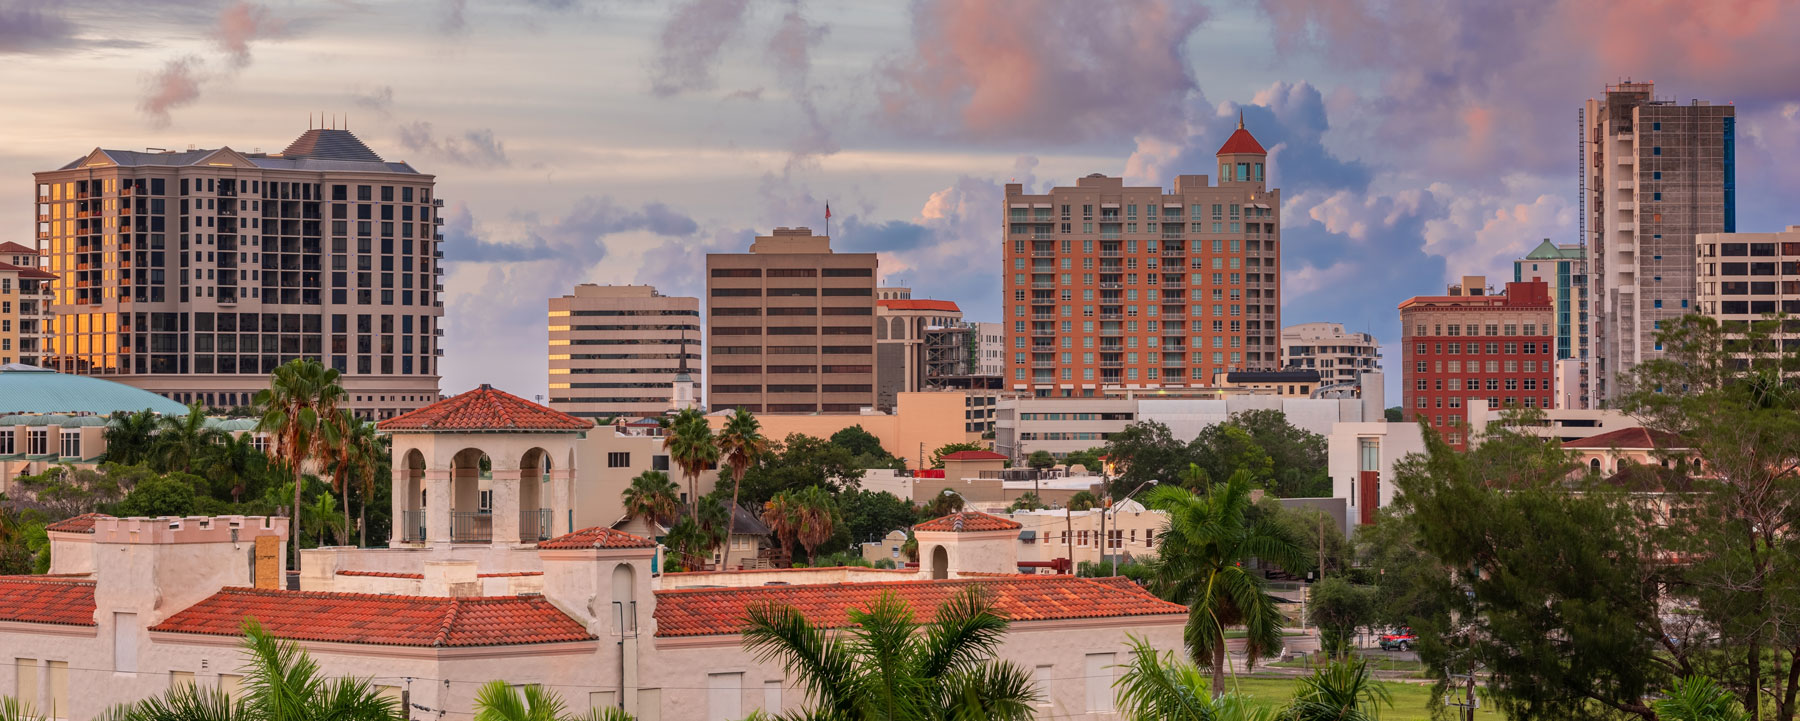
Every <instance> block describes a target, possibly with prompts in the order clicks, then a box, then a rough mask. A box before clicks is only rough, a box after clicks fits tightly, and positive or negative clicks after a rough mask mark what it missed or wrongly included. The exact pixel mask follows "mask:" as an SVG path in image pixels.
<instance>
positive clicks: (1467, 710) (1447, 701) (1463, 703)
mask: <svg viewBox="0 0 1800 721" xmlns="http://www.w3.org/2000/svg"><path fill="white" fill-rule="evenodd" d="M1479 668H1480V667H1479V666H1476V667H1472V668H1470V669H1469V672H1468V673H1466V674H1454V673H1453V674H1450V678H1451V679H1453V680H1457V681H1462V682H1463V697H1462V699H1460V700H1458V699H1457V698H1456V693H1455V692H1454V691H1452V692H1450V693H1447V694H1444V705H1445V706H1450V707H1453V708H1458V709H1462V710H1461V711H1459V712H1458V713H1457V716H1459V717H1461V718H1462V719H1463V721H1475V709H1478V708H1481V700H1480V699H1478V698H1475V672H1476V671H1477V670H1478V669H1479Z"/></svg>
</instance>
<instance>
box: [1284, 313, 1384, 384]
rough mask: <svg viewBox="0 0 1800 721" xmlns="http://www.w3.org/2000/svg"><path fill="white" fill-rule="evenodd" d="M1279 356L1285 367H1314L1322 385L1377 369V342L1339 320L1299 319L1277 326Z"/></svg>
mask: <svg viewBox="0 0 1800 721" xmlns="http://www.w3.org/2000/svg"><path fill="white" fill-rule="evenodd" d="M1281 359H1282V362H1283V363H1285V364H1286V369H1288V370H1316V371H1318V372H1319V383H1320V384H1321V385H1322V386H1331V385H1337V384H1340V383H1355V382H1357V380H1358V379H1360V378H1361V377H1362V374H1363V373H1365V372H1368V371H1373V370H1380V369H1381V343H1380V341H1377V340H1375V336H1373V335H1370V334H1368V333H1356V332H1352V331H1345V330H1344V324H1343V323H1301V324H1299V325H1290V326H1288V327H1286V328H1282V329H1281Z"/></svg>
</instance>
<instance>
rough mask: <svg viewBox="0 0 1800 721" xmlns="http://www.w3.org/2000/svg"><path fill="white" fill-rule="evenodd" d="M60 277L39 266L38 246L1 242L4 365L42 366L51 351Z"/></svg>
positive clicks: (0, 355)
mask: <svg viewBox="0 0 1800 721" xmlns="http://www.w3.org/2000/svg"><path fill="white" fill-rule="evenodd" d="M54 280H56V276H55V275H53V274H51V273H48V272H46V271H44V270H42V269H40V268H38V252H37V249H36V248H28V247H25V246H23V245H20V244H18V243H12V242H6V243H0V365H6V364H8V363H24V364H26V365H33V366H41V365H43V364H44V356H45V354H46V353H47V351H48V347H49V339H50V329H51V328H52V327H53V324H52V322H51V319H52V318H53V317H54V316H52V315H51V313H50V306H51V302H52V301H53V300H54V299H55V297H56V296H55V294H54V293H52V292H51V281H54Z"/></svg>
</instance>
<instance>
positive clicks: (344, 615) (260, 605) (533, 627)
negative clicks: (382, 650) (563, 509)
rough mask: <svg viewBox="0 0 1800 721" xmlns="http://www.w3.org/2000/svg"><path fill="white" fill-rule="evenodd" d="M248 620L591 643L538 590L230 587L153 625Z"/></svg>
mask: <svg viewBox="0 0 1800 721" xmlns="http://www.w3.org/2000/svg"><path fill="white" fill-rule="evenodd" d="M245 618H254V619H256V620H257V622H258V623H261V624H262V626H263V628H264V629H266V630H267V631H268V632H269V634H270V635H272V636H275V637H277V638H284V639H288V640H293V641H324V642H334V643H361V644H371V645H377V646H422V647H433V648H455V647H469V646H512V645H520V644H536V643H565V642H571V641H589V640H593V638H594V637H593V636H592V635H590V634H588V632H587V630H586V629H585V628H583V627H582V625H581V624H580V623H579V622H577V621H576V620H575V619H573V618H570V617H569V616H568V615H567V614H564V613H563V612H562V611H560V610H558V609H557V608H556V607H555V606H553V605H551V604H550V602H549V601H547V600H545V599H544V597H542V596H493V597H485V598H448V597H437V596H388V595H373V594H365V593H324V592H317V591H278V590H267V589H254V588H227V589H224V590H221V591H219V592H218V593H215V594H213V595H211V596H208V597H207V598H206V599H205V600H203V601H201V602H199V603H196V604H194V605H192V606H189V607H187V608H185V609H182V610H181V611H178V612H176V613H175V615H173V616H170V617H169V618H168V619H167V620H165V621H163V622H162V623H160V624H157V625H155V626H152V627H151V628H150V630H151V631H160V632H164V633H192V634H201V635H208V636H237V635H239V634H241V633H242V628H241V625H242V623H243V620H244V619H245Z"/></svg>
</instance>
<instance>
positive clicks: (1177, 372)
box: [1013, 351, 1244, 383]
mask: <svg viewBox="0 0 1800 721" xmlns="http://www.w3.org/2000/svg"><path fill="white" fill-rule="evenodd" d="M1243 356H1244V354H1243V353H1241V352H1236V351H1233V352H1232V353H1231V364H1232V366H1233V367H1237V366H1238V365H1239V364H1241V363H1243V361H1244V357H1243ZM1163 362H1164V363H1179V362H1181V361H1179V360H1176V359H1172V358H1168V359H1164V360H1163ZM1196 362H1197V361H1196ZM1224 363H1225V354H1224V353H1214V354H1212V364H1213V365H1214V366H1219V365H1223V364H1224ZM1110 370H1111V372H1110V373H1103V374H1101V375H1102V377H1101V380H1104V381H1116V380H1118V379H1119V378H1120V377H1121V375H1123V377H1124V379H1125V380H1128V381H1135V380H1137V379H1138V369H1137V368H1134V367H1128V368H1124V369H1122V370H1123V373H1122V374H1121V372H1120V371H1121V369H1110ZM1025 371H1026V369H1024V368H1014V369H1013V380H1018V381H1022V380H1025V379H1026V378H1025ZM1053 376H1054V377H1053ZM1206 377H1207V374H1206V371H1205V369H1204V368H1201V367H1199V366H1195V367H1194V369H1193V378H1194V379H1196V380H1201V379H1204V378H1206ZM1144 378H1146V379H1148V380H1153V381H1154V380H1165V381H1184V380H1187V379H1188V369H1186V368H1156V367H1151V368H1145V369H1144ZM1031 380H1032V381H1034V382H1040V383H1047V382H1050V381H1052V380H1065V381H1072V380H1075V370H1074V369H1073V368H1069V367H1067V366H1063V367H1061V368H1056V369H1040V370H1038V371H1037V372H1036V373H1033V374H1032V377H1031ZM1081 380H1084V381H1091V380H1094V369H1093V368H1091V367H1089V368H1082V369H1081Z"/></svg>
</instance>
